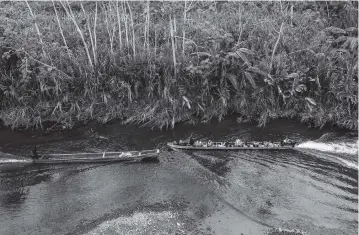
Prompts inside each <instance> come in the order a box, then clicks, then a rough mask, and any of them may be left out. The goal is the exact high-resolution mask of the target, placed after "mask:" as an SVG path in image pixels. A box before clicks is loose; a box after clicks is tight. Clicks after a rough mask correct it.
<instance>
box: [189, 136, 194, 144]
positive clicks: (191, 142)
mask: <svg viewBox="0 0 359 235" xmlns="http://www.w3.org/2000/svg"><path fill="white" fill-rule="evenodd" d="M189 145H191V146H193V145H194V139H193V138H192V135H191V137H189Z"/></svg>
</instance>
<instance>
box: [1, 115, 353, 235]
mask: <svg viewBox="0 0 359 235" xmlns="http://www.w3.org/2000/svg"><path fill="white" fill-rule="evenodd" d="M191 133H194V137H195V138H196V139H201V140H206V139H212V140H234V139H235V138H237V137H239V138H241V139H243V140H259V141H261V140H272V141H277V140H280V139H282V138H285V137H289V138H292V139H295V140H297V141H298V142H300V143H301V144H300V145H299V147H298V148H297V150H285V151H241V152H230V151H229V152H218V151H217V152H201V151H196V152H188V151H187V152H175V151H168V150H167V148H166V143H167V142H169V141H173V140H178V139H184V138H186V137H188V136H189V135H190V134H191ZM35 145H38V150H39V152H54V153H60V152H61V153H62V152H63V153H67V152H89V151H103V150H106V151H111V150H112V151H116V150H130V149H136V150H140V149H153V148H160V149H161V153H160V155H159V162H151V163H126V164H124V163H120V164H119V163H117V164H100V165H96V164H88V165H47V166H35V165H29V164H25V163H22V162H21V161H22V159H20V158H16V157H12V156H11V155H6V154H2V153H0V234H4V235H8V234H9V235H10V234H16V235H17V234H46V235H47V234H88V235H90V234H228V235H230V234H244V235H246V234H254V235H256V234H258V235H263V234H266V232H267V231H268V230H269V229H271V228H280V229H299V230H301V231H303V232H306V233H309V234H316V235H321V234H323V235H329V234H341V235H345V234H357V231H358V167H357V165H358V159H357V153H358V137H357V135H355V134H353V133H351V132H346V131H341V130H336V129H328V128H327V129H321V130H318V129H310V128H307V126H305V125H302V124H299V123H295V122H292V121H290V120H279V121H273V122H272V123H270V124H269V125H267V126H266V127H265V128H258V127H256V126H255V125H254V124H238V123H236V121H235V118H227V119H225V120H224V121H222V122H216V121H213V122H211V123H209V124H198V125H196V126H192V125H189V124H180V125H178V126H177V127H176V128H175V129H174V130H166V131H165V130H164V131H160V130H150V129H148V128H138V127H136V126H132V125H130V126H121V125H120V124H118V123H112V124H107V125H103V126H101V125H96V124H91V125H87V126H84V127H79V128H76V129H74V130H72V131H64V132H62V133H52V134H44V133H41V132H35V131H32V132H30V131H29V132H21V133H20V132H11V131H9V130H7V129H3V130H0V151H1V152H4V153H5V152H8V153H11V154H15V155H20V156H21V155H22V156H26V155H28V153H29V152H30V150H31V149H32V148H33V146H35Z"/></svg>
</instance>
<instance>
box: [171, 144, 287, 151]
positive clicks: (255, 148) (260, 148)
mask: <svg viewBox="0 0 359 235" xmlns="http://www.w3.org/2000/svg"><path fill="white" fill-rule="evenodd" d="M167 146H168V147H170V148H171V149H173V150H180V149H182V150H211V151H214V150H222V151H225V150H285V149H293V148H294V147H219V146H211V147H196V146H183V145H175V144H172V143H168V144H167Z"/></svg>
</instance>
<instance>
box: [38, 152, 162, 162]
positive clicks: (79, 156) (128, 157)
mask: <svg viewBox="0 0 359 235" xmlns="http://www.w3.org/2000/svg"><path fill="white" fill-rule="evenodd" d="M159 152H160V150H159V149H155V150H143V151H127V152H103V153H73V154H44V155H41V157H40V158H38V159H34V160H33V162H34V163H35V164H65V163H107V162H122V161H137V160H138V161H139V160H143V159H145V158H155V157H156V155H157V154H158V153H159Z"/></svg>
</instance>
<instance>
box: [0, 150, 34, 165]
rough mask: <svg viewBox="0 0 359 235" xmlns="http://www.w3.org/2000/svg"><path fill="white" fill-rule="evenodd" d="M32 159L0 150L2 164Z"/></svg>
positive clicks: (25, 161)
mask: <svg viewBox="0 0 359 235" xmlns="http://www.w3.org/2000/svg"><path fill="white" fill-rule="evenodd" d="M31 162H32V159H30V158H26V157H21V156H16V155H13V154H10V153H3V152H0V164H6V163H31Z"/></svg>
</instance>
